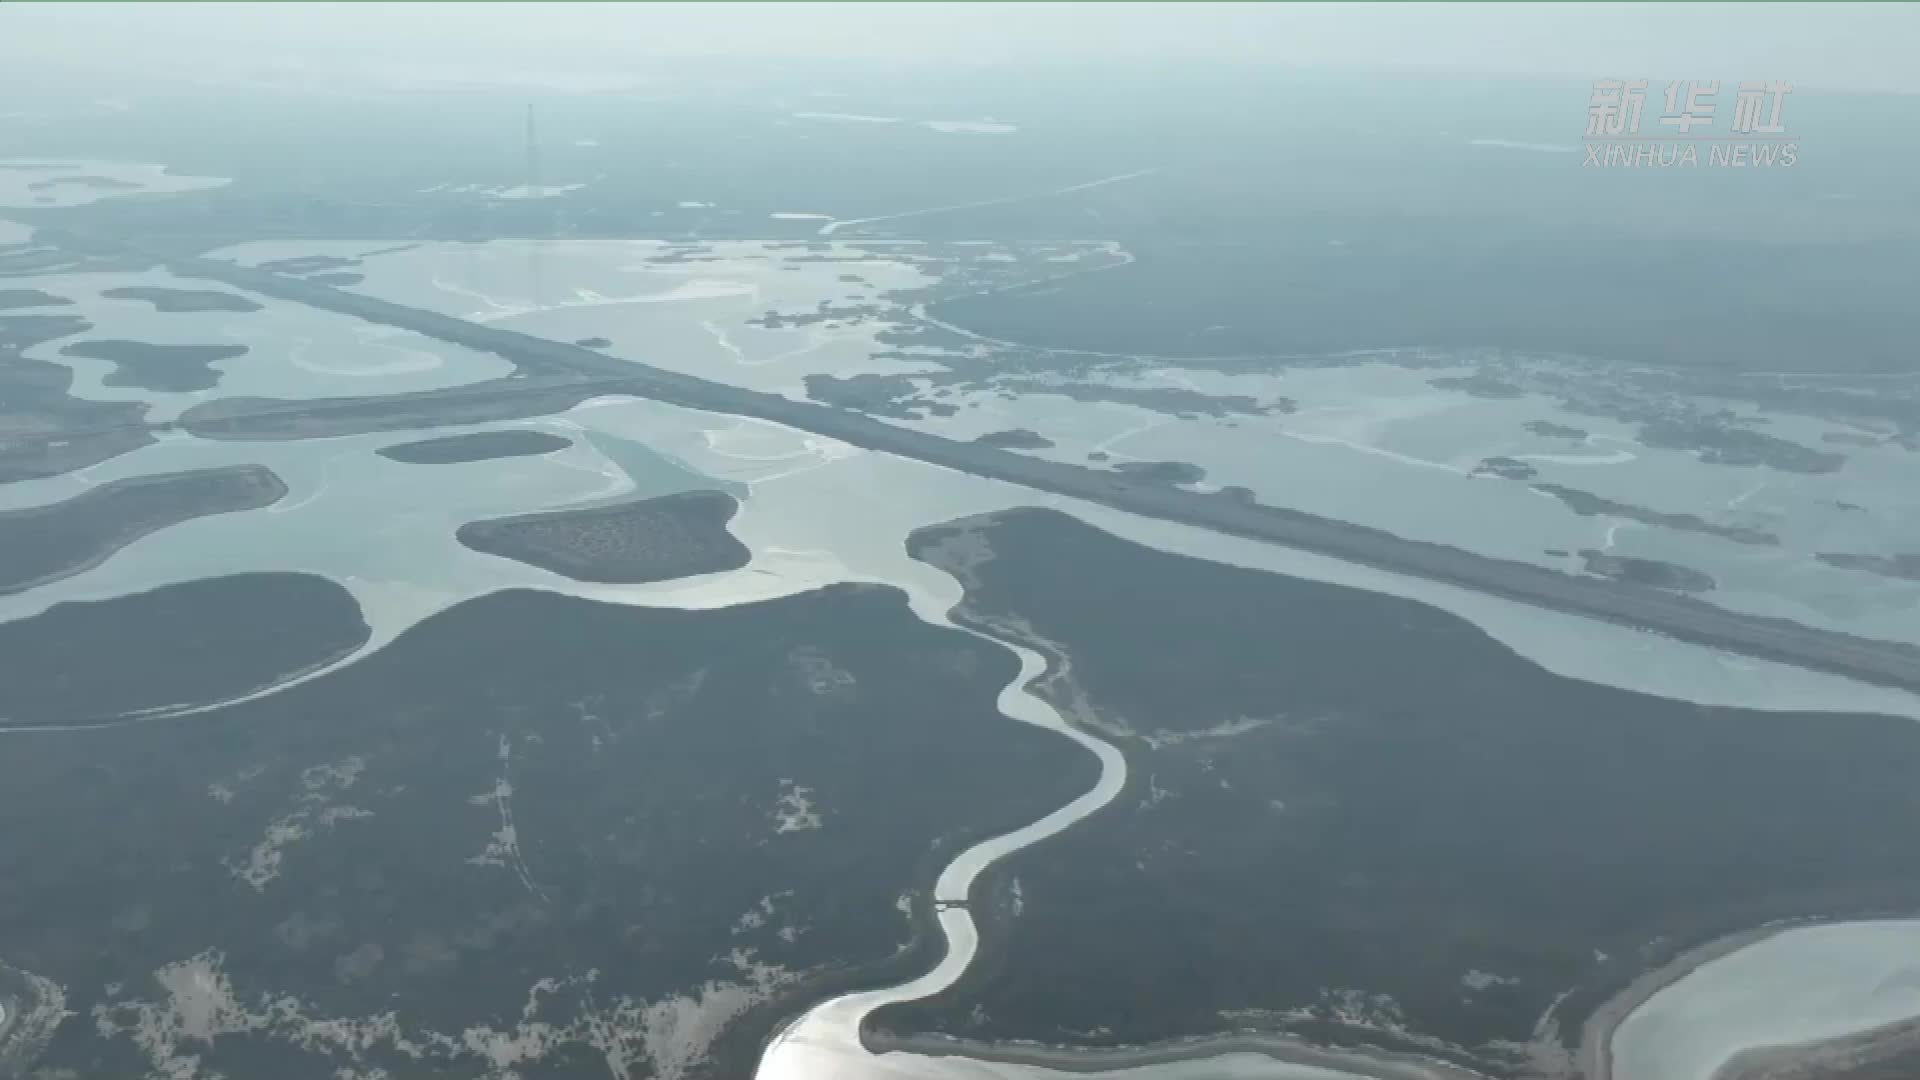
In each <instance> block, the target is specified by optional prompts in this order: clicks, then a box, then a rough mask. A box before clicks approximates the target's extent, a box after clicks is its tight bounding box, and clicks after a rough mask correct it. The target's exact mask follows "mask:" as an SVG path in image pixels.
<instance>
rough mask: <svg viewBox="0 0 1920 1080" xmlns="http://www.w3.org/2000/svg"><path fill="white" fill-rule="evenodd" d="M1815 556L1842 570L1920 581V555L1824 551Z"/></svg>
mask: <svg viewBox="0 0 1920 1080" xmlns="http://www.w3.org/2000/svg"><path fill="white" fill-rule="evenodd" d="M1814 558H1816V559H1819V560H1820V561H1821V562H1823V563H1826V564H1827V565H1828V566H1837V567H1839V568H1840V569H1842V570H1864V571H1866V572H1867V573H1869V574H1879V575H1880V576H1881V577H1890V578H1900V579H1903V580H1906V581H1920V555H1909V554H1900V555H1849V554H1841V553H1837V552H1831V551H1823V552H1821V553H1819V554H1818V555H1815V556H1814Z"/></svg>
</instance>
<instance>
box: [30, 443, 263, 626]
mask: <svg viewBox="0 0 1920 1080" xmlns="http://www.w3.org/2000/svg"><path fill="white" fill-rule="evenodd" d="M286 493H287V486H286V484H284V483H282V482H281V481H280V478H279V477H278V476H276V475H274V473H273V471H272V470H271V469H268V468H266V467H264V466H260V465H232V466H226V467H223V468H217V469H198V470H195V471H192V472H177V473H160V474H157V475H153V476H135V477H129V478H128V479H125V480H114V481H112V482H110V483H105V484H101V485H99V486H97V487H92V488H88V489H87V490H86V491H85V492H84V493H82V494H80V495H76V496H74V497H73V498H71V499H68V500H66V501H64V502H57V503H52V504H49V505H46V506H34V507H28V508H26V509H24V510H8V511H4V512H0V552H5V554H6V557H5V559H4V560H3V561H0V596H3V595H6V594H8V593H16V592H21V591H23V590H26V589H31V588H33V587H35V586H37V585H44V584H46V583H47V582H49V581H57V580H59V579H60V578H63V577H68V576H71V575H73V574H77V573H79V572H81V571H82V570H89V569H92V568H93V567H95V566H98V565H100V564H101V563H103V562H105V561H106V560H107V559H108V558H109V557H111V556H112V555H113V553H114V552H116V551H119V550H120V549H121V548H123V547H126V546H127V545H128V544H131V543H133V542H134V541H135V540H138V539H140V538H141V537H143V536H145V535H147V534H148V533H152V532H157V531H159V530H161V529H164V528H166V527H167V526H169V525H178V524H179V523H181V522H183V521H191V520H192V519H194V518H197V517H204V516H206V515H208V514H226V513H232V512H234V511H237V510H253V509H257V508H259V507H262V506H270V505H272V504H273V503H276V502H278V501H280V499H281V497H282V496H284V495H286Z"/></svg>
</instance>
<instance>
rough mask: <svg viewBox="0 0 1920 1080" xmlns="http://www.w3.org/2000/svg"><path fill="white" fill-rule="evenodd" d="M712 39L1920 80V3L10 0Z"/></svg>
mask: <svg viewBox="0 0 1920 1080" xmlns="http://www.w3.org/2000/svg"><path fill="white" fill-rule="evenodd" d="M711 55H725V56H733V57H739V58H783V57H793V58H815V59H823V58H886V59H896V60H909V61H929V60H932V61H945V62H967V63H994V62H1000V61H1009V60H1013V61H1020V60H1035V59H1107V60H1126V59H1131V58H1218V59H1237V60H1259V61H1263V62H1268V63H1273V64H1280V65H1287V66H1292V67H1304V68H1317V69H1348V70H1366V69H1392V70H1407V69H1415V70H1430V71H1446V72H1461V73H1473V72H1481V73H1489V74H1552V75H1564V76H1568V77H1572V78H1577V79H1591V78H1595V77H1599V76H1606V75H1617V76H1624V77H1647V78H1650V79H1659V78H1696V77H1735V78H1753V79H1786V80H1789V81H1792V82H1794V83H1795V84H1796V85H1797V86H1804V87H1807V88H1815V87H1824V88H1835V89H1861V90H1900V91H1905V92H1920V61H1917V60H1916V57H1917V56H1920V5H1908V4H1837V3H1825V4H1822V3H1809V4H1751V5H1746V4H1742V5H1732V4H1696V5H1646V4H1625V5H1613V4H1542V5H1521V4H1490V5H1483V4H1385V5H1372V4H1365V5H1346V4H1341V5H1316V4H1275V5H1261V4H1219V5H1216V4H1196V3H1179V4H1018V5H1011V6H1003V5H997V4H871V3H859V4H793V3H775V4H635V5H622V4H583V5H573V4H555V3H542V4H474V5H470V6H468V5H454V4H390V5H377V4H361V3H354V4H342V5H336V4H204V5H195V4H154V3H139V4H127V5H120V4H14V3H8V4H0V65H5V64H9V63H17V64H25V63H31V62H33V61H36V60H38V61H42V62H45V61H50V60H56V59H57V60H60V61H72V62H75V63H80V64H85V65H86V66H89V67H93V68H96V69H110V70H117V71H120V72H127V73H135V72H139V73H146V74H152V75H159V74H162V73H167V72H192V73H195V74H199V75H206V74H208V73H212V72H222V71H238V70H242V69H253V70H260V69H265V68H273V67H285V66H288V65H299V66H302V67H308V68H324V69H326V70H329V71H342V72H345V71H364V72H370V73H371V72H384V73H391V71H392V70H393V66H394V65H395V64H403V63H414V62H417V63H418V64H420V65H421V70H423V71H429V72H430V71H436V70H447V71H451V70H455V69H459V70H463V71H466V70H481V71H493V72H496V73H504V72H506V71H510V70H535V71H539V70H576V71H579V70H584V69H587V68H595V69H605V68H608V67H617V66H618V65H619V64H620V63H621V61H622V60H628V59H641V58H646V57H659V56H711Z"/></svg>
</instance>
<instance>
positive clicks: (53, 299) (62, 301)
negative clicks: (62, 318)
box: [0, 289, 73, 311]
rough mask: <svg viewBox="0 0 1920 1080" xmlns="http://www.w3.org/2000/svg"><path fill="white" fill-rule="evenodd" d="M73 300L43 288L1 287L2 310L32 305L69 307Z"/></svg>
mask: <svg viewBox="0 0 1920 1080" xmlns="http://www.w3.org/2000/svg"><path fill="white" fill-rule="evenodd" d="M72 303H73V301H71V300H69V299H67V298H66V297H64V296H55V295H53V294H52V293H50V292H46V291H44V290H41V289H0V311H14V310H17V309H19V308H30V307H67V306H69V305H71V304H72Z"/></svg>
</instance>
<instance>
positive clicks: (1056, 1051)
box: [861, 1032, 1483, 1080]
mask: <svg viewBox="0 0 1920 1080" xmlns="http://www.w3.org/2000/svg"><path fill="white" fill-rule="evenodd" d="M861 1042H862V1043H863V1044H864V1045H865V1046H866V1048H867V1050H868V1051H870V1052H872V1053H875V1054H884V1053H888V1052H893V1051H898V1052H902V1053H911V1054H920V1055H924V1056H926V1057H953V1056H961V1057H967V1058H970V1059H973V1060H976V1061H989V1062H994V1063H997V1064H1005V1065H1031V1066H1035V1067H1038V1068H1045V1069H1056V1070H1059V1071H1061V1072H1071V1073H1098V1072H1111V1071H1114V1070H1118V1069H1137V1068H1143V1067H1146V1066H1152V1065H1171V1064H1175V1063H1177V1062H1182V1061H1199V1060H1205V1059H1208V1058H1217V1057H1225V1056H1228V1055H1230V1054H1258V1055H1260V1056H1262V1057H1268V1058H1272V1059H1274V1060H1275V1061H1280V1062H1285V1063H1288V1064H1293V1065H1306V1066H1312V1067H1316V1068H1322V1069H1335V1070H1339V1071H1342V1072H1349V1073H1353V1074H1354V1075H1356V1076H1364V1077H1371V1078H1374V1080H1483V1078H1482V1076H1481V1074H1480V1073H1477V1072H1474V1071H1472V1070H1471V1069H1465V1068H1461V1067H1459V1066H1456V1065H1451V1064H1448V1063H1447V1062H1444V1061H1440V1060H1438V1059H1435V1058H1427V1057H1420V1056H1417V1055H1413V1054H1402V1053H1395V1052H1392V1051H1387V1050H1371V1051H1368V1050H1342V1049H1334V1048H1330V1047H1321V1046H1314V1045H1312V1044H1310V1043H1306V1042H1303V1041H1301V1040H1299V1039H1294V1038H1289V1037H1287V1036H1284V1035H1261V1034H1253V1033H1244V1034H1233V1035H1208V1036H1202V1037H1200V1038H1197V1039H1189V1040H1182V1041H1180V1042H1172V1043H1156V1044H1152V1045H1147V1046H1126V1047H1113V1048H1102V1049H1094V1048H1074V1047H1064V1046H1045V1045H1041V1044H1038V1043H992V1042H983V1041H979V1040H975V1039H962V1038H957V1037H951V1036H946V1035H892V1034H885V1033H877V1032H865V1033H863V1034H862V1036H861Z"/></svg>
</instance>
